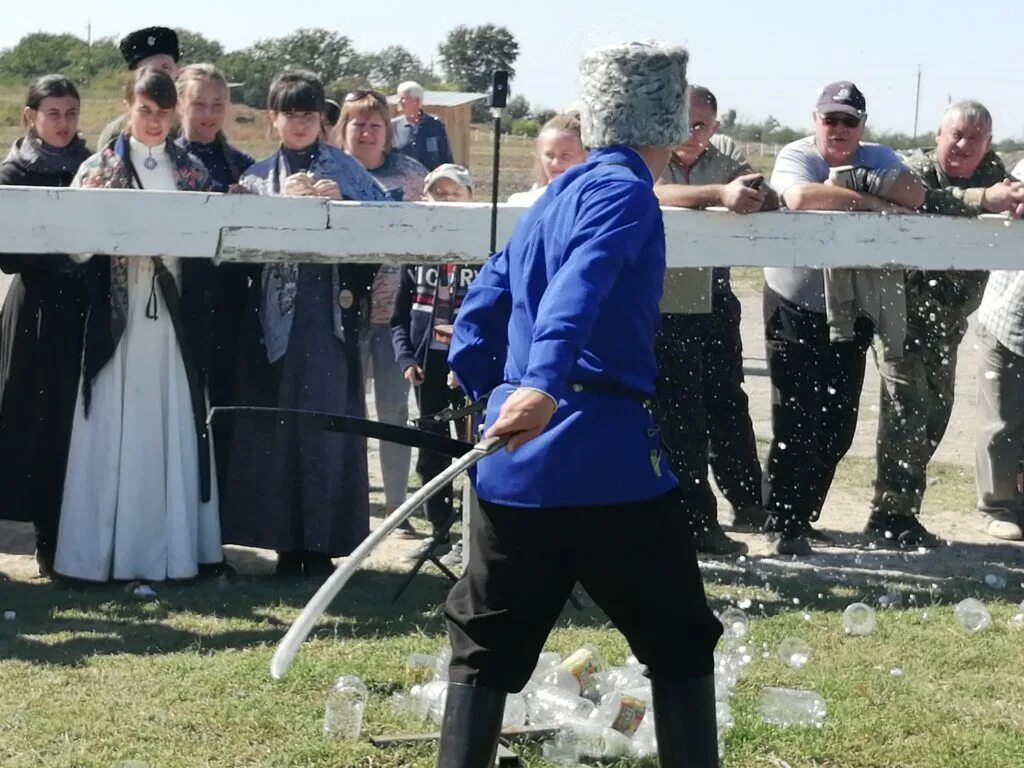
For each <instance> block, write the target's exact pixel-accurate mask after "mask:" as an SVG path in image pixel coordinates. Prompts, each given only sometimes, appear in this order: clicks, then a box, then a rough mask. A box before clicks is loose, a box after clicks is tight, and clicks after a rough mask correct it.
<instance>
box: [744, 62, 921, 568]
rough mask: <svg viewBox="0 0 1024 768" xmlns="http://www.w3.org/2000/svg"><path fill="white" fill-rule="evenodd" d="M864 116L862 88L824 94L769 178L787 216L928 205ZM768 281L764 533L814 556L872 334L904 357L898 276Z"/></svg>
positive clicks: (785, 276)
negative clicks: (869, 134)
mask: <svg viewBox="0 0 1024 768" xmlns="http://www.w3.org/2000/svg"><path fill="white" fill-rule="evenodd" d="M866 119H867V109H866V102H865V99H864V95H863V94H862V93H861V92H860V90H859V89H858V88H857V86H856V85H854V84H853V83H850V82H837V83H831V84H830V85H827V86H825V88H823V89H822V91H821V93H820V94H819V99H818V104H817V106H816V109H815V112H814V135H813V136H810V137H808V138H805V139H800V140H798V141H795V142H793V143H791V144H789V145H787V146H786V147H785V148H783V150H782V151H781V152H780V153H779V156H778V158H777V160H776V163H775V169H774V171H773V173H772V186H773V187H774V188H775V189H776V190H778V192H779V194H780V195H781V196H782V199H783V201H784V202H785V204H786V205H787V206H788V207H789V208H791V209H794V210H811V211H893V212H900V211H907V210H908V209H916V208H918V207H919V206H920V205H921V204H922V203H923V202H924V194H925V193H924V187H923V186H922V184H921V182H920V181H919V180H918V179H917V177H916V176H915V175H914V174H913V173H911V172H910V171H908V170H907V169H906V168H904V166H903V164H902V163H901V162H900V159H899V157H897V155H896V153H895V152H893V151H892V150H891V149H890V148H889V147H883V146H880V145H877V144H864V143H862V142H861V138H862V137H863V135H864V127H865V125H864V124H865V121H866ZM826 273H828V274H826ZM765 282H766V287H765V291H764V318H765V341H766V346H767V360H768V371H769V375H770V376H771V382H772V443H771V447H770V449H769V453H768V462H767V465H766V467H765V479H764V501H765V510H766V512H767V513H768V523H767V525H766V528H767V530H769V531H771V532H773V533H777V534H778V535H779V537H780V538H779V542H778V551H779V553H780V554H790V555H807V554H810V551H811V549H810V544H809V542H808V539H812V538H813V539H815V540H816V541H824V542H825V543H828V542H829V539H828V537H827V536H825V535H824V534H822V533H820V532H818V531H815V530H814V529H813V528H812V527H811V521H812V520H815V519H817V516H818V515H819V514H820V513H821V508H822V506H823V505H824V502H825V497H826V496H827V494H828V490H829V487H830V486H831V484H832V478H833V477H834V475H835V471H836V467H837V465H838V464H839V461H840V460H841V459H842V458H843V456H844V455H845V454H846V451H847V450H848V449H849V447H850V444H851V442H852V441H853V435H854V431H855V429H856V427H857V409H858V403H859V400H860V391H861V387H862V386H863V383H864V363H865V357H866V353H867V348H868V347H869V346H870V344H871V340H872V337H873V336H874V335H875V334H876V333H877V334H879V335H880V336H883V334H884V339H883V340H884V341H886V342H887V350H888V355H889V356H899V355H900V354H901V353H902V332H903V330H904V329H905V318H904V317H903V316H902V313H901V312H899V309H900V307H899V304H900V303H901V300H902V290H903V280H902V273H886V272H884V271H879V270H873V271H866V270H865V271H859V270H820V269H810V268H771V269H765ZM826 294H828V297H826Z"/></svg>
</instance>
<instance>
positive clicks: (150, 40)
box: [118, 27, 181, 69]
mask: <svg viewBox="0 0 1024 768" xmlns="http://www.w3.org/2000/svg"><path fill="white" fill-rule="evenodd" d="M118 48H119V49H120V50H121V56H122V57H124V60H125V61H126V62H127V63H128V69H135V68H136V67H138V66H139V62H141V61H142V60H143V59H148V58H149V57H150V56H157V55H159V54H161V53H164V54H167V55H168V56H170V57H171V58H172V59H174V60H175V61H178V59H180V58H181V49H180V48H179V47H178V33H177V32H175V31H174V30H173V29H170V28H168V27H146V28H145V29H137V30H135V31H134V32H132V33H130V34H127V35H125V36H124V38H123V39H122V40H121V42H120V43H118Z"/></svg>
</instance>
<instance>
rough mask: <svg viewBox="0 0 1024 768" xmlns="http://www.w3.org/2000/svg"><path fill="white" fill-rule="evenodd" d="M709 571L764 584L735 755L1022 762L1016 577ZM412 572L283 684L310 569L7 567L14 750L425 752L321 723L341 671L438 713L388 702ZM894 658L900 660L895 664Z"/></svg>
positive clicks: (4, 701)
mask: <svg viewBox="0 0 1024 768" xmlns="http://www.w3.org/2000/svg"><path fill="white" fill-rule="evenodd" d="M839 482H840V483H843V482H844V480H843V478H842V477H841V478H840V481H839ZM715 574H716V575H714V576H712V579H711V581H710V583H709V587H708V590H709V594H710V596H711V598H712V601H713V604H714V606H715V607H716V608H718V609H720V608H721V607H723V606H724V605H726V604H727V601H729V600H735V599H738V598H739V597H741V596H746V597H750V598H751V599H752V600H753V606H752V607H751V609H750V610H749V613H750V615H751V616H752V617H753V621H752V624H751V630H750V634H749V636H748V638H747V643H748V646H749V647H750V648H751V649H752V653H753V656H754V663H753V664H752V665H751V666H750V667H749V668H748V670H747V673H746V675H745V676H744V677H743V678H741V682H740V684H739V686H738V688H737V691H736V694H735V695H734V697H733V700H732V706H733V709H734V713H735V716H736V727H735V728H734V729H732V730H731V731H730V732H729V733H728V737H727V744H728V753H727V762H726V765H727V766H731V767H736V768H755V766H764V765H766V764H767V763H766V762H765V758H766V756H770V755H777V756H778V757H780V758H782V759H784V760H785V761H786V762H787V763H788V764H789V765H790V766H792V768H798V767H799V766H819V767H825V766H828V767H830V768H831V767H835V768H840V766H841V767H842V768H877V767H879V766H900V767H901V768H940V767H941V768H947V767H948V766H964V768H966V767H967V766H972V767H973V766H982V765H984V766H990V767H993V768H1002V767H1005V768H1017V767H1018V766H1019V765H1020V755H1021V754H1024V696H1022V695H1021V694H1020V692H1021V691H1022V690H1024V665H1022V664H1021V659H1022V658H1024V654H1022V650H1024V634H1022V633H1019V632H1013V631H1012V630H1011V629H1010V628H1009V626H1008V624H1007V619H1008V618H1009V617H1010V616H1011V614H1012V613H1013V605H1012V604H1011V603H1010V602H1009V601H1007V600H1001V599H999V598H1001V597H1003V596H1004V593H998V594H997V593H992V592H990V591H987V590H985V588H984V587H983V586H980V587H979V586H978V584H977V583H965V582H962V581H961V582H956V583H954V584H946V585H943V586H942V587H940V588H939V589H938V590H933V591H930V592H927V593H924V592H922V591H921V590H919V593H918V594H915V595H914V598H913V599H911V598H910V594H911V593H912V589H911V588H910V587H906V586H903V587H899V586H896V587H894V586H893V585H891V584H886V585H880V586H873V587H872V586H864V585H860V586H857V585H852V584H849V583H846V582H843V581H840V580H837V579H835V578H826V575H822V576H821V577H820V578H819V577H818V576H809V575H805V574H801V575H800V576H799V577H797V576H796V575H795V574H787V575H784V576H782V577H781V578H780V577H775V578H772V579H769V578H768V577H759V576H757V575H755V574H754V572H753V571H744V572H739V573H737V572H728V571H722V572H715ZM398 578H399V577H398V575H396V574H394V573H389V572H369V573H363V574H360V575H359V576H358V577H357V578H356V579H355V580H354V582H353V583H352V584H351V585H350V586H349V587H348V588H347V589H346V590H345V592H344V593H343V594H342V596H341V598H340V599H339V600H338V601H337V603H336V604H335V606H334V611H335V612H334V613H332V614H331V615H330V616H328V617H327V618H326V619H325V620H324V621H323V622H322V623H321V625H320V626H319V627H318V629H317V631H316V632H315V635H314V638H313V639H312V640H311V641H310V642H309V643H308V644H307V645H306V646H305V647H304V648H303V650H302V652H301V653H300V654H299V656H298V659H297V661H296V662H295V665H294V667H293V668H292V670H291V671H290V673H289V674H288V675H287V676H286V678H285V679H284V680H282V681H279V682H274V681H271V680H270V679H269V676H268V674H267V664H268V661H269V658H270V654H271V651H272V648H273V644H275V643H276V642H277V640H278V639H279V638H280V637H281V636H282V634H283V633H284V630H285V629H286V628H287V625H288V623H289V622H290V621H291V620H292V619H293V618H294V617H295V615H296V613H297V611H298V610H299V609H300V608H301V606H302V605H303V604H304V603H305V601H306V600H307V599H308V597H309V596H310V594H311V592H312V590H313V588H314V586H315V585H313V584H297V583H284V584H281V583H278V582H276V581H272V580H269V579H240V580H239V581H237V582H236V583H229V582H226V581H218V580H214V581H207V582H199V583H195V584H186V585H162V586H161V585H158V586H157V587H156V589H157V592H158V594H159V598H158V600H157V601H155V602H139V601H137V600H135V599H134V598H132V597H131V596H130V595H129V594H127V593H126V592H125V591H124V589H123V588H121V587H91V588H82V589H67V588H65V587H58V586H51V585H48V584H44V583H25V582H14V583H10V582H8V583H3V584H2V585H0V595H2V598H0V602H2V606H0V607H2V608H3V609H4V610H15V611H16V612H17V618H16V620H15V621H6V622H0V692H2V693H0V765H3V766H5V767H6V766H10V767H11V768H21V767H22V766H24V767H25V768H28V767H29V766H32V768H35V767H36V766H76V767H77V766H83V767H88V768H109V766H112V765H115V764H116V763H117V762H118V761H121V760H127V759H142V760H146V761H147V762H148V763H149V765H150V766H152V768H176V767H178V766H181V768H185V766H188V767H189V768H192V767H194V766H218V767H220V766H228V767H233V766H239V767H240V766H267V767H268V768H269V766H274V767H275V768H277V767H288V766H295V767H298V766H303V767H304V768H318V767H321V766H322V767H323V768H328V766H331V767H333V766H363V767H365V768H371V767H372V768H388V767H390V766H395V767H397V766H414V767H420V766H422V767H423V768H426V767H427V766H431V765H433V751H432V749H431V748H430V747H415V748H402V749H393V750H388V751H379V750H376V749H375V748H374V747H372V746H371V745H370V744H369V743H367V742H365V741H364V742H360V743H355V744H351V743H338V742H332V741H329V740H326V739H325V738H324V737H322V736H321V734H320V725H321V718H322V716H323V703H324V699H325V696H326V693H327V690H328V688H329V686H330V683H331V681H332V680H333V678H334V677H335V676H337V675H339V674H356V675H359V676H361V677H362V678H363V679H364V680H365V681H366V682H367V685H368V687H369V689H370V691H371V701H370V706H369V709H368V713H367V731H368V732H369V733H371V734H384V733H394V732H413V731H420V730H425V729H427V726H425V725H422V724H419V723H416V722H411V721H410V720H408V719H405V718H403V717H402V716H399V715H398V714H396V713H395V712H393V711H392V710H391V708H390V706H389V705H388V700H389V699H390V697H391V694H392V693H394V692H396V691H400V690H404V689H406V688H407V681H406V679H405V672H404V661H405V658H406V656H407V655H408V654H410V653H419V652H427V653H431V652H436V651H437V650H438V649H439V647H440V646H441V643H442V642H443V622H442V618H441V614H440V606H441V603H442V601H443V598H444V594H445V591H446V589H447V585H446V584H445V583H444V582H443V581H442V580H440V579H439V578H437V577H434V576H429V575H425V576H421V577H420V578H419V579H418V580H417V581H416V582H415V583H414V585H413V587H412V589H411V590H410V591H409V592H407V593H406V595H405V596H404V597H403V598H402V599H401V600H400V601H399V602H398V603H397V604H395V605H392V604H390V603H389V602H387V600H388V598H389V596H390V594H391V593H392V591H393V590H394V588H395V586H396V584H397V580H398ZM652 588H657V587H656V585H652ZM894 588H895V589H901V590H902V591H903V592H904V596H905V599H904V600H903V605H904V606H907V608H906V609H891V610H887V611H884V612H882V613H881V614H880V616H879V628H878V631H877V632H876V634H875V635H873V636H871V637H867V638H856V639H855V638H847V637H844V636H843V633H842V630H841V621H840V616H841V612H842V610H843V608H845V606H846V605H847V604H848V603H850V602H852V601H854V600H859V599H864V600H867V601H874V599H875V598H877V597H878V596H879V595H881V594H885V593H886V592H888V591H890V590H892V589H894ZM976 592H977V593H979V596H981V597H983V599H985V600H986V601H987V602H988V604H989V606H990V610H991V611H992V614H993V620H994V622H993V627H992V628H991V629H990V630H989V631H988V632H986V633H984V634H981V635H978V636H968V635H966V634H965V633H964V632H963V631H962V630H960V629H959V628H958V626H957V625H956V624H955V622H954V619H953V617H952V610H951V604H952V603H954V602H955V601H956V600H958V599H960V598H961V597H962V596H965V595H967V594H972V593H976ZM986 592H987V593H986ZM1011 592H1012V590H1009V591H1008V592H1007V593H1005V596H1009V595H1010V594H1011ZM665 597H666V599H671V596H670V595H666V596H665ZM794 598H796V599H797V600H798V601H799V603H798V604H797V603H794ZM804 611H807V612H808V614H809V620H806V619H805V617H804V615H803V614H804ZM790 635H798V636H800V637H803V638H804V639H806V640H807V641H808V642H809V643H810V644H811V645H812V647H813V656H812V660H811V662H810V664H809V665H808V666H807V667H806V668H805V669H803V670H791V669H788V668H786V667H784V666H783V665H782V664H781V663H780V662H779V661H778V660H777V659H776V658H775V657H774V651H775V649H776V647H777V646H778V643H779V642H780V641H781V640H782V639H783V638H784V637H787V636H790ZM584 642H593V643H595V644H596V645H598V646H599V647H600V648H601V649H602V651H603V652H604V653H605V654H606V656H607V657H608V658H609V659H610V660H611V661H612V662H615V663H621V662H622V661H623V659H624V657H625V655H626V654H627V652H628V651H627V648H626V645H625V643H624V641H623V640H622V638H621V637H620V636H619V635H618V634H617V633H616V632H615V631H613V630H611V629H608V628H606V627H605V619H604V617H603V616H602V615H601V614H600V613H599V612H596V611H587V612H582V613H580V612H577V611H573V610H569V611H567V612H566V614H565V615H564V616H563V620H562V622H561V623H560V625H559V627H558V629H557V630H556V631H555V632H554V634H553V635H552V638H551V641H550V647H551V648H552V649H554V650H558V651H561V652H563V653H566V652H568V651H571V650H572V649H574V648H576V647H578V646H579V645H581V644H582V643H584ZM762 653H769V654H770V658H767V659H766V658H762ZM893 668H900V669H902V671H903V675H902V676H900V677H893V676H891V675H890V670H891V669H893ZM765 685H783V686H789V687H799V688H810V689H814V690H816V691H818V692H819V693H820V694H821V695H822V696H823V697H824V698H825V699H826V701H827V703H828V707H829V716H828V719H827V722H826V724H825V727H824V728H822V729H820V730H817V729H810V730H807V729H796V730H782V729H778V728H774V727H769V726H765V725H763V724H761V723H760V722H759V720H758V718H757V716H756V712H755V703H756V698H757V694H758V692H759V690H760V688H761V687H762V686H765ZM519 749H521V750H522V753H523V754H524V756H525V757H526V758H527V764H528V765H531V766H545V765H547V764H546V763H545V762H543V761H542V760H541V759H540V758H539V752H538V751H537V750H536V748H530V747H521V748H519ZM650 764H651V763H650V762H648V763H647V765H650Z"/></svg>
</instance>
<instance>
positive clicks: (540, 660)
mask: <svg viewBox="0 0 1024 768" xmlns="http://www.w3.org/2000/svg"><path fill="white" fill-rule="evenodd" d="M561 663H562V655H561V654H559V653H554V652H553V651H544V652H543V653H542V654H540V655H539V656H538V657H537V666H536V667H534V668H533V674H534V675H536V674H538V673H539V672H546V671H547V670H549V669H551V668H552V667H557V666H558V665H559V664H561Z"/></svg>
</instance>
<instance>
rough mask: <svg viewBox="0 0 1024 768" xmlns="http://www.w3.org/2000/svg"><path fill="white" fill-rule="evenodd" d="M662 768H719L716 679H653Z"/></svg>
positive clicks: (659, 763)
mask: <svg viewBox="0 0 1024 768" xmlns="http://www.w3.org/2000/svg"><path fill="white" fill-rule="evenodd" d="M651 688H652V690H653V693H654V730H655V733H656V734H657V736H658V765H659V766H661V768H718V722H717V718H716V716H715V678H714V675H707V676H706V677H694V678H681V679H675V680H671V681H669V680H660V681H659V680H657V679H653V678H652V679H651Z"/></svg>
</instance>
